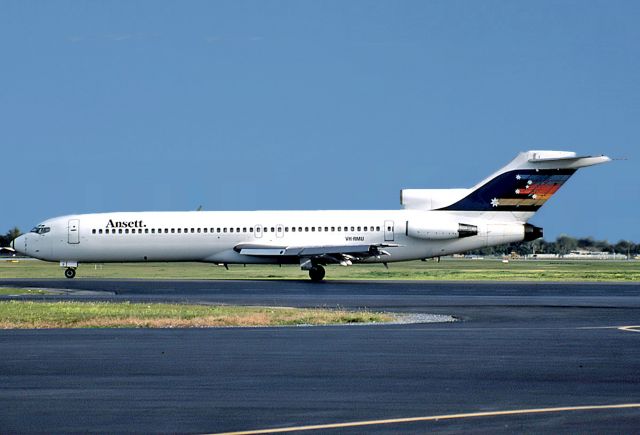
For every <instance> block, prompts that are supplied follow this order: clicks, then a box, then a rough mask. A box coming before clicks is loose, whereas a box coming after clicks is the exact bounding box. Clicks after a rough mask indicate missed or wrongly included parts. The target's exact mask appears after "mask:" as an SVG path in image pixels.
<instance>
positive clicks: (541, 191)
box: [12, 151, 611, 281]
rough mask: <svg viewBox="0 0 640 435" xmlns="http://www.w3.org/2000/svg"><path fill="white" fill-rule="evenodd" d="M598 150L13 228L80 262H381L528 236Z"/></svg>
mask: <svg viewBox="0 0 640 435" xmlns="http://www.w3.org/2000/svg"><path fill="white" fill-rule="evenodd" d="M610 160H611V159H609V158H608V157H606V156H596V157H592V156H578V155H576V153H574V152H567V151H527V152H523V153H520V154H519V155H518V156H517V157H516V158H515V159H514V160H513V161H511V162H510V163H509V164H507V165H506V166H505V167H503V168H502V169H500V170H499V171H497V172H495V173H494V174H492V175H491V176H489V177H488V178H486V179H485V180H483V181H481V182H480V183H478V184H477V185H476V186H474V187H472V188H470V189H404V190H402V191H401V195H400V197H401V204H402V209H400V210H374V211H237V212H232V211H219V212H207V211H193V212H124V213H123V212H118V213H94V214H79V215H71V216H62V217H56V218H53V219H48V220H46V221H44V222H42V223H41V224H39V225H37V226H36V227H35V228H33V230H31V232H29V233H27V234H23V235H21V236H19V237H17V238H16V239H15V240H14V241H13V242H12V247H13V248H14V249H15V250H16V251H17V252H19V253H21V254H25V255H28V256H31V257H35V258H38V259H41V260H45V261H56V262H60V266H62V267H64V268H65V276H66V277H67V278H73V277H75V275H76V268H77V267H78V265H79V264H80V263H107V262H166V261H183V262H184V261H196V262H208V263H217V264H223V265H225V266H226V265H228V264H299V265H300V267H301V269H302V270H307V271H308V272H309V277H310V278H311V280H313V281H322V280H323V279H324V275H325V269H324V266H326V265H329V264H340V265H343V266H350V265H352V264H356V263H384V264H385V265H386V264H387V263H391V262H396V261H407V260H416V259H425V258H431V257H439V256H443V255H450V254H455V253H461V252H465V251H469V250H473V249H478V248H482V247H485V246H494V245H501V244H505V243H511V242H519V241H529V240H535V239H537V238H539V237H541V236H542V228H539V227H536V226H533V225H531V224H529V223H528V221H529V219H531V217H532V216H533V215H534V213H535V212H536V211H537V210H538V209H539V208H540V207H541V206H542V205H543V204H544V203H545V202H546V201H547V200H548V199H549V198H550V197H551V196H552V195H553V194H554V193H555V192H556V191H557V190H558V189H559V188H560V187H561V186H562V185H563V184H564V183H565V182H566V181H567V180H568V179H569V178H570V177H571V176H572V175H573V174H574V173H575V172H576V170H578V169H579V168H583V167H586V166H592V165H597V164H600V163H604V162H608V161H610Z"/></svg>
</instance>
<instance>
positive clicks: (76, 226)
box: [69, 219, 80, 245]
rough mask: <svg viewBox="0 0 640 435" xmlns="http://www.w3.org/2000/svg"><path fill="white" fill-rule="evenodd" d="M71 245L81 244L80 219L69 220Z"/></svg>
mask: <svg viewBox="0 0 640 435" xmlns="http://www.w3.org/2000/svg"><path fill="white" fill-rule="evenodd" d="M69 243H71V244H73V245H75V244H78V243H80V219H69Z"/></svg>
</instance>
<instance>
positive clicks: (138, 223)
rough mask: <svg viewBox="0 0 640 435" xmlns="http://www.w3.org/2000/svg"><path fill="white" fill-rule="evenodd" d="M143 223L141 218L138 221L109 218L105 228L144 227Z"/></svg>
mask: <svg viewBox="0 0 640 435" xmlns="http://www.w3.org/2000/svg"><path fill="white" fill-rule="evenodd" d="M144 227H146V225H145V224H143V223H142V220H139V221H115V222H114V220H113V219H109V222H108V223H107V228H144Z"/></svg>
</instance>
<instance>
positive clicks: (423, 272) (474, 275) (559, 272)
mask: <svg viewBox="0 0 640 435" xmlns="http://www.w3.org/2000/svg"><path fill="white" fill-rule="evenodd" d="M229 269H230V270H225V269H224V268H223V267H220V266H215V265H211V264H201V263H114V264H104V265H93V264H82V265H80V267H79V268H78V274H77V278H76V279H82V278H143V279H308V275H307V272H304V271H301V270H300V268H299V267H298V266H296V265H287V266H282V267H278V266H266V265H265V266H247V267H243V266H242V265H229ZM62 277H63V269H62V268H60V267H59V266H58V265H57V264H55V263H45V262H42V261H32V260H29V261H20V262H17V263H12V262H0V279H2V278H62ZM326 278H327V279H329V280H331V279H365V280H366V279H391V280H495V281H500V280H509V281H510V280H514V281H638V280H640V261H638V260H632V261H543V260H535V261H533V260H529V261H524V260H518V261H510V262H509V263H508V264H504V263H502V262H501V261H500V260H459V259H443V261H441V262H440V263H437V262H435V261H426V262H423V261H411V262H405V263H390V264H389V270H387V269H385V268H384V267H383V266H382V265H381V264H366V265H355V266H353V267H342V266H328V267H327V276H326Z"/></svg>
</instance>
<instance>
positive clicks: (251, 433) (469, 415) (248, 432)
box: [212, 331, 640, 435]
mask: <svg viewBox="0 0 640 435" xmlns="http://www.w3.org/2000/svg"><path fill="white" fill-rule="evenodd" d="M636 332H640V331H636ZM629 408H640V403H621V404H617V405H586V406H563V407H558V408H534V409H512V410H506V411H488V412H469V413H464V414H444V415H431V416H426V417H407V418H390V419H386V420H364V421H352V422H346V423H329V424H316V425H310V426H291V427H281V428H272V429H254V430H246V431H238V432H222V433H218V434H212V435H254V434H265V433H283V432H296V431H311V430H322V429H341V428H348V427H358V426H374V425H382V424H401V423H415V422H422V421H439V420H456V419H465V418H477V417H500V416H505V415H525V414H545V413H553V412H570V411H597V410H603V409H629Z"/></svg>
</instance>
